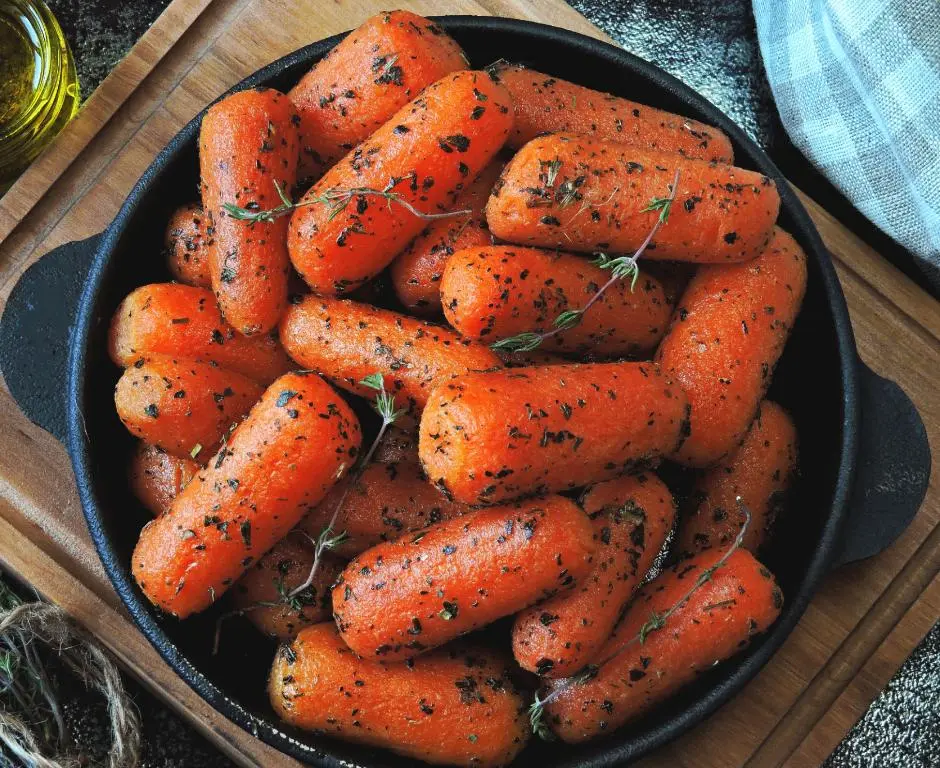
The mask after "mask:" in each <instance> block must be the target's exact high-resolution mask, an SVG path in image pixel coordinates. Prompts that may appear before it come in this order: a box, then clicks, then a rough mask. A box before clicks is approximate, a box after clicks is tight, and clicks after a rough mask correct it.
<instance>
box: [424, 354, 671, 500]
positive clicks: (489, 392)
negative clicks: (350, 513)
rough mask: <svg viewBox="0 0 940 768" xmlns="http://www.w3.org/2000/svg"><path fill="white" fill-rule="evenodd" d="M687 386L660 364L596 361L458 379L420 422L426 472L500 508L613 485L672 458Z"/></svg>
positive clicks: (454, 491)
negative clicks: (538, 496) (508, 502)
mask: <svg viewBox="0 0 940 768" xmlns="http://www.w3.org/2000/svg"><path fill="white" fill-rule="evenodd" d="M687 425H688V405H687V401H686V398H685V394H683V392H682V390H681V388H680V387H679V386H678V385H676V384H674V383H673V382H672V381H670V380H669V379H668V378H667V377H666V376H665V375H663V374H662V373H661V371H660V369H659V366H657V365H655V364H653V363H594V364H588V365H552V366H548V367H545V368H538V367H536V368H520V369H515V370H506V371H496V372H493V373H476V374H469V375H467V376H459V377H457V378H456V379H453V380H451V381H448V382H445V383H443V384H441V385H440V386H438V387H437V389H435V390H434V392H432V393H431V398H430V400H429V401H428V404H427V406H426V408H425V410H424V415H423V416H422V418H421V429H420V435H419V444H418V453H419V455H420V457H421V463H422V464H423V465H424V471H425V472H426V473H427V475H428V478H429V479H430V480H431V482H433V483H435V484H436V485H437V486H438V487H439V488H440V489H441V490H442V491H444V492H445V493H447V494H449V495H450V497H451V498H453V499H455V500H456V501H460V502H463V503H465V504H495V503H498V502H500V501H503V500H505V499H511V498H515V497H517V496H524V495H526V494H531V493H544V492H546V491H561V490H569V489H572V488H579V487H581V486H584V485H589V484H591V483H596V482H600V481H602V480H608V479H610V478H612V477H616V476H617V475H620V474H623V473H625V472H627V471H628V470H630V469H631V468H635V467H637V466H642V465H643V464H644V463H646V462H650V461H653V460H655V459H657V458H658V457H660V456H662V455H663V454H668V453H671V452H673V451H674V450H675V449H676V447H677V446H678V445H680V444H681V442H682V439H683V437H684V435H685V433H686V428H687Z"/></svg>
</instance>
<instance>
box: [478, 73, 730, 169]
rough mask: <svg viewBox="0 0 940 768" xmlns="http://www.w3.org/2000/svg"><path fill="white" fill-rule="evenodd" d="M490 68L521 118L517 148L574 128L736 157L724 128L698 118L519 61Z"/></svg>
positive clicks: (722, 159) (723, 158) (704, 155)
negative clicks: (660, 107)
mask: <svg viewBox="0 0 940 768" xmlns="http://www.w3.org/2000/svg"><path fill="white" fill-rule="evenodd" d="M491 71H493V73H494V75H495V77H496V78H497V79H498V80H499V82H501V83H502V84H503V85H505V86H506V89H507V90H508V91H509V94H510V95H511V96H512V101H513V105H514V114H515V118H516V120H515V124H514V126H513V131H512V134H511V135H510V138H509V145H510V146H511V147H513V148H517V149H518V148H519V147H521V146H522V145H523V144H525V143H526V142H527V141H530V140H532V139H534V138H535V137H536V136H539V135H541V134H544V133H574V134H578V135H579V136H588V137H590V138H592V139H601V140H603V141H615V142H618V143H620V144H629V145H631V146H636V147H641V148H643V149H654V150H659V151H661V152H675V153H678V154H680V155H685V156H686V157H694V158H699V159H702V160H714V161H716V162H719V163H731V162H733V161H734V150H733V148H732V147H731V141H730V140H729V139H728V137H727V136H726V135H725V134H724V132H723V131H721V130H719V129H718V128H714V127H712V126H710V125H706V124H705V123H700V122H699V121H698V120H692V119H691V118H688V117H682V116H681V115H675V114H672V113H671V112H666V111H664V110H661V109H656V108H655V107H650V106H647V105H646V104H639V103H637V102H635V101H630V100H629V99H622V98H620V97H619V96H613V95H611V94H609V93H603V92H601V91H595V90H593V89H591V88H586V87H585V86H583V85H577V84H576V83H570V82H568V81H567V80H561V79H560V78H557V77H552V76H550V75H544V74H542V73H541V72H536V71H535V70H533V69H528V68H527V67H523V66H521V65H519V64H500V65H497V66H496V67H493V68H491Z"/></svg>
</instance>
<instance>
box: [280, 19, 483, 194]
mask: <svg viewBox="0 0 940 768" xmlns="http://www.w3.org/2000/svg"><path fill="white" fill-rule="evenodd" d="M466 65H467V64H466V59H465V58H464V55H463V51H461V50H460V46H459V45H457V43H456V42H454V40H453V38H452V37H450V36H449V35H448V34H446V33H445V32H444V30H443V29H441V27H440V26H438V25H437V24H435V23H434V22H432V21H429V20H428V19H425V18H424V17H422V16H418V15H417V14H415V13H411V12H410V11H385V12H383V13H380V14H378V15H376V16H372V17H371V18H369V19H367V20H366V21H365V22H363V23H362V24H361V25H360V26H359V27H357V28H356V29H354V30H353V31H352V32H350V33H349V34H348V35H347V36H346V38H345V39H344V40H343V41H342V42H341V43H339V45H337V46H336V47H335V48H334V49H333V50H331V51H330V52H329V53H327V55H326V56H325V57H324V58H323V59H321V60H320V61H319V62H318V63H317V64H316V65H315V66H314V67H313V69H311V70H310V71H309V72H308V73H307V74H306V75H304V76H303V77H302V78H301V80H300V82H299V83H297V85H295V86H294V87H293V88H292V89H291V90H290V92H289V93H288V94H287V95H288V96H290V98H291V101H293V102H294V104H295V105H296V107H297V111H298V113H299V114H300V174H299V176H300V178H309V177H318V176H320V174H321V173H323V171H325V170H326V169H327V168H329V167H330V166H332V165H333V164H334V163H335V162H336V161H337V160H339V159H340V158H341V157H343V156H344V155H345V154H346V153H347V152H349V151H350V150H351V149H352V148H353V147H355V146H356V145H357V144H358V143H359V142H361V141H363V140H364V139H366V138H368V136H369V135H370V134H372V133H373V131H375V130H377V129H378V128H380V127H381V126H382V124H383V123H385V122H386V121H387V120H388V119H389V118H390V117H392V115H394V114H395V113H396V112H397V111H398V110H399V109H401V107H403V106H404V105H405V104H407V103H408V102H409V101H411V100H412V99H413V98H414V97H415V96H417V95H418V94H419V93H420V92H421V91H422V90H423V89H424V88H425V87H426V86H428V85H430V84H431V83H433V82H435V81H436V80H440V79H441V78H442V77H444V75H446V74H447V73H448V72H455V71H457V70H459V69H463V68H464V67H466Z"/></svg>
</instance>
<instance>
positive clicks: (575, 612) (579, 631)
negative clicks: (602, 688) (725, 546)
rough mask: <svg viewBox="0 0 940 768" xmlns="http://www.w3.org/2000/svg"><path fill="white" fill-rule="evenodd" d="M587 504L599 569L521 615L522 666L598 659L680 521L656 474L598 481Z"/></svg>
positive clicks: (548, 669) (564, 670)
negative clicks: (677, 519) (621, 616)
mask: <svg viewBox="0 0 940 768" xmlns="http://www.w3.org/2000/svg"><path fill="white" fill-rule="evenodd" d="M581 506H582V507H583V508H584V511H585V512H586V513H587V515H588V517H589V518H590V519H591V521H592V523H593V525H594V543H595V545H596V547H597V549H596V550H595V552H594V570H593V571H591V573H590V575H589V576H587V577H585V578H584V579H583V580H582V581H581V582H579V584H578V586H577V587H575V589H574V590H573V591H571V592H566V593H564V594H561V595H555V597H553V598H551V599H549V600H546V601H545V602H543V603H540V604H539V605H536V606H533V607H532V608H529V609H527V610H525V611H523V612H522V613H520V614H518V615H517V616H516V620H515V622H514V623H513V627H512V652H513V655H514V656H515V657H516V661H517V662H518V663H519V666H521V667H522V668H523V669H527V670H529V671H530V672H535V673H537V674H539V675H542V676H544V677H567V676H569V675H573V674H575V673H576V672H578V671H580V670H581V669H582V668H584V667H585V666H586V665H587V664H589V663H590V662H592V661H593V660H594V658H595V657H596V655H597V653H598V652H599V651H600V649H601V648H602V647H603V646H604V644H605V643H606V642H607V640H608V639H609V638H610V634H611V632H612V631H613V629H614V625H615V624H616V623H617V619H619V618H620V614H621V611H622V610H623V607H624V605H626V603H627V601H628V600H629V599H630V598H631V597H632V596H633V592H634V590H635V589H636V588H637V586H639V584H640V582H641V581H642V580H643V577H644V576H646V573H647V571H649V569H650V567H651V566H652V564H653V561H654V560H655V559H656V556H657V555H658V554H659V552H660V550H661V549H662V547H663V544H664V543H665V541H666V537H667V536H668V535H669V533H670V531H672V527H673V524H674V523H675V520H676V505H675V501H673V498H672V494H671V493H670V492H669V489H668V488H667V487H666V485H665V483H663V482H662V480H660V479H659V478H658V477H656V476H655V475H653V474H649V473H642V474H639V475H630V476H628V477H618V478H616V479H614V480H608V481H607V482H605V483H598V484H597V485H595V486H592V487H591V488H590V489H589V490H588V492H587V493H586V494H585V496H584V498H583V499H582V501H581Z"/></svg>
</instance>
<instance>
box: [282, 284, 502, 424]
mask: <svg viewBox="0 0 940 768" xmlns="http://www.w3.org/2000/svg"><path fill="white" fill-rule="evenodd" d="M281 341H282V342H283V344H284V348H285V349H286V350H287V353H288V354H289V355H290V356H291V357H292V358H293V359H294V360H295V361H297V363H299V364H300V365H301V366H303V367H304V368H309V369H312V370H315V371H319V372H320V373H322V374H323V375H324V376H327V377H329V378H330V380H331V381H333V382H334V383H336V384H337V385H338V386H340V387H343V389H348V390H349V391H350V392H355V393H356V394H360V395H364V396H366V397H371V396H372V391H371V390H370V389H369V388H368V387H366V386H364V385H362V384H360V382H361V381H362V379H364V378H365V377H366V376H369V375H370V374H373V373H375V372H380V373H382V374H383V375H384V376H385V388H386V390H387V391H388V392H390V393H392V394H393V395H395V404H396V406H397V407H398V408H404V409H407V412H408V415H409V416H411V417H416V416H417V415H419V414H420V413H421V409H422V408H424V404H425V403H426V402H427V399H428V395H430V393H431V390H432V389H433V388H434V387H435V386H436V385H437V384H439V383H440V382H442V381H446V380H447V379H450V378H451V377H452V376H456V375H458V374H461V373H466V372H467V371H475V370H487V369H490V368H498V367H499V366H500V362H499V358H498V357H497V356H496V355H495V353H493V352H491V351H490V350H489V349H487V348H486V347H485V346H482V345H479V344H475V343H473V342H471V341H470V340H469V339H462V338H461V337H460V336H459V335H458V334H456V333H454V332H453V331H451V330H450V329H448V328H441V327H440V326H437V325H431V324H430V323H425V322H423V321H421V320H416V319H415V318H413V317H408V316H407V315H401V314H398V313H397V312H392V311H390V310H387V309H378V308H377V307H371V306H369V305H368V304H358V303H356V302H353V301H347V300H344V299H329V298H319V297H316V296H308V297H305V298H304V299H302V300H301V301H299V302H298V303H297V304H294V305H292V306H290V307H289V308H288V309H287V312H285V313H284V319H283V320H282V321H281Z"/></svg>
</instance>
